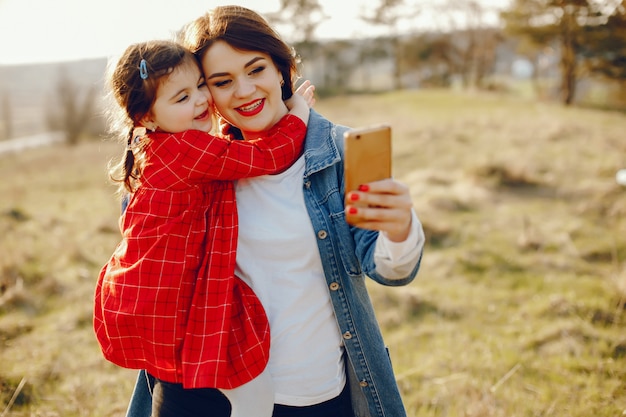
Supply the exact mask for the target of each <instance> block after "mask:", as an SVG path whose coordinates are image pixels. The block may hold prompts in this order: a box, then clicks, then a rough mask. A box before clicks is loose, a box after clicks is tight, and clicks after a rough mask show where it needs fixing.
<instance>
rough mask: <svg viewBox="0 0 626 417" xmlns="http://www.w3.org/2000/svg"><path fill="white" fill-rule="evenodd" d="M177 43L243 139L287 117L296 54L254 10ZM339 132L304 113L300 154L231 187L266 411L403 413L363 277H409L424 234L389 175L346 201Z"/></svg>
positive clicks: (202, 22)
mask: <svg viewBox="0 0 626 417" xmlns="http://www.w3.org/2000/svg"><path fill="white" fill-rule="evenodd" d="M184 43H185V44H186V46H188V47H190V49H192V50H193V51H194V52H195V53H196V55H197V56H198V58H199V59H200V60H201V62H202V66H203V71H204V74H205V77H206V80H207V84H208V85H209V89H210V92H211V94H212V96H213V99H214V103H215V107H216V109H217V111H218V112H219V114H220V115H221V116H222V117H223V118H224V119H225V120H226V121H227V122H228V123H230V124H231V125H233V126H236V127H237V128H239V131H240V132H241V135H242V136H243V138H244V139H246V138H248V137H250V135H251V134H254V133H256V134H258V132H264V131H266V130H267V129H269V128H270V127H271V126H272V125H273V124H274V123H276V122H277V121H278V120H279V119H280V118H281V117H282V116H283V115H284V114H285V113H286V112H287V108H286V107H285V105H284V103H283V100H285V99H287V98H289V97H290V96H291V95H292V94H293V93H292V91H293V83H292V80H293V78H294V76H295V74H296V61H295V59H294V56H293V54H292V53H291V49H290V48H289V47H288V46H287V45H286V44H285V43H284V42H283V41H282V40H281V39H280V37H279V36H278V35H277V34H276V33H275V32H274V31H273V30H272V29H271V27H269V25H268V24H267V22H266V21H265V20H264V19H263V18H262V17H261V16H259V15H258V14H257V13H255V12H253V11H251V10H248V9H246V8H243V7H238V6H224V7H217V8H216V9H214V10H213V11H212V12H210V13H209V14H207V15H205V16H202V17H200V18H199V19H197V20H196V21H194V22H192V23H191V24H190V25H189V26H188V27H187V28H186V29H185V33H184ZM346 130H347V128H345V127H341V126H337V125H334V124H333V123H331V122H330V121H328V120H326V119H325V118H324V117H322V116H321V115H319V114H317V113H316V112H314V111H312V112H311V115H310V117H309V123H308V128H307V137H306V142H305V150H304V155H303V156H302V157H301V158H300V159H299V160H298V161H296V162H295V163H294V164H293V165H292V166H291V167H290V168H289V169H288V170H287V171H285V172H283V173H281V174H278V175H273V176H263V177H258V178H255V179H250V180H243V181H239V182H238V184H237V186H236V195H237V209H238V213H239V225H240V229H239V239H238V247H237V275H238V276H240V277H241V278H242V279H243V280H244V281H246V283H248V284H249V285H250V286H251V287H252V288H253V289H254V291H255V293H256V294H257V295H258V297H259V298H260V300H261V302H262V304H263V307H264V308H265V310H266V313H267V315H268V319H269V322H270V332H271V335H272V339H271V353H270V362H269V365H268V366H269V370H270V374H271V375H272V378H273V380H274V389H275V404H276V405H275V407H274V417H283V416H285V417H298V416H316V417H346V416H370V417H383V416H386V417H401V416H405V415H406V411H405V409H404V406H403V404H402V400H401V397H400V393H399V390H398V387H397V384H396V382H395V378H394V375H393V370H392V367H391V362H390V360H389V357H388V355H387V352H386V349H385V345H384V343H383V339H382V336H381V333H380V329H379V326H378V323H377V321H376V318H375V316H374V311H373V308H372V305H371V302H370V299H369V296H368V294H367V290H366V287H365V276H368V277H370V278H372V279H373V280H374V281H376V282H378V283H381V284H383V285H390V286H400V285H406V284H408V283H409V282H411V281H412V280H413V279H414V277H415V275H416V274H417V270H418V268H419V264H420V259H421V253H422V248H423V242H424V235H423V231H422V228H421V225H420V223H419V221H418V219H417V217H416V215H415V213H414V211H413V209H412V204H411V198H410V195H409V190H408V188H407V187H406V186H404V185H402V184H400V183H398V182H397V181H395V180H391V179H389V180H384V181H379V182H375V183H370V184H364V185H363V186H362V187H360V188H359V190H358V191H349V192H347V193H345V196H344V190H343V162H342V154H343V145H342V139H343V133H344V132H345V131H346ZM137 390H138V391H139V392H138V393H137V392H136V393H135V394H134V397H133V400H132V401H131V407H130V409H129V413H128V416H132V417H139V416H142V417H143V416H148V415H149V413H150V408H149V405H145V403H144V404H143V405H142V404H141V402H140V401H136V400H140V399H141V398H142V396H143V398H146V384H145V383H143V382H141V383H139V384H138V385H137ZM207 398H208V397H207ZM148 400H149V397H148ZM220 401H227V400H226V398H222V399H219V398H216V396H211V399H210V400H208V399H207V402H206V403H205V404H204V405H203V406H202V407H200V408H198V410H197V415H216V414H212V413H210V412H209V411H208V410H212V409H214V408H213V406H212V405H213V404H217V402H220ZM211 402H213V403H211ZM203 411H204V412H203Z"/></svg>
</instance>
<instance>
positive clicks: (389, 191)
mask: <svg viewBox="0 0 626 417" xmlns="http://www.w3.org/2000/svg"><path fill="white" fill-rule="evenodd" d="M345 206H346V208H345V210H346V221H347V222H348V223H350V224H351V225H353V226H357V227H360V228H362V229H369V230H378V231H381V232H383V233H385V235H386V236H387V238H388V239H389V240H391V241H392V242H402V241H404V240H406V238H407V237H408V236H409V231H410V229H411V218H412V214H411V209H412V207H413V202H412V201H411V195H410V193H409V188H408V187H407V186H406V185H404V184H402V183H400V182H398V181H395V180H393V179H387V180H382V181H376V182H370V183H369V184H363V185H361V186H360V187H359V190H358V191H349V192H348V193H346V199H345Z"/></svg>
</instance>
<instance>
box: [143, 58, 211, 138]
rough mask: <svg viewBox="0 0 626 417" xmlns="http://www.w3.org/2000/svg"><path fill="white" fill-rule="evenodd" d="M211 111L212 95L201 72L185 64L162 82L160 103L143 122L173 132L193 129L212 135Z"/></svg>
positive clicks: (158, 95)
mask: <svg viewBox="0 0 626 417" xmlns="http://www.w3.org/2000/svg"><path fill="white" fill-rule="evenodd" d="M211 109H212V100H211V94H210V93H209V89H208V87H207V85H206V82H205V81H204V77H203V75H202V73H201V71H200V69H199V68H198V66H197V65H195V64H192V63H189V64H186V63H185V64H182V65H180V66H178V67H176V68H175V69H174V70H173V71H172V73H171V74H169V75H168V76H165V77H163V78H162V79H161V82H160V83H159V87H158V89H157V93H156V100H155V102H154V104H153V105H152V109H151V110H150V113H149V114H148V115H147V116H146V117H144V118H143V119H142V123H143V124H144V126H145V127H147V128H149V129H154V128H155V127H156V128H158V130H161V131H164V132H169V133H178V132H182V131H185V130H189V129H195V130H201V131H203V132H209V131H210V130H211V127H212V125H213V120H212V110H211Z"/></svg>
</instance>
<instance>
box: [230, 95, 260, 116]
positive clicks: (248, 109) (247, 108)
mask: <svg viewBox="0 0 626 417" xmlns="http://www.w3.org/2000/svg"><path fill="white" fill-rule="evenodd" d="M264 104H265V99H258V100H254V101H253V102H250V103H247V104H244V105H243V106H239V107H237V108H236V110H237V111H238V112H239V113H240V114H241V115H242V116H248V117H250V116H256V115H257V114H259V113H260V112H261V111H263V106H264Z"/></svg>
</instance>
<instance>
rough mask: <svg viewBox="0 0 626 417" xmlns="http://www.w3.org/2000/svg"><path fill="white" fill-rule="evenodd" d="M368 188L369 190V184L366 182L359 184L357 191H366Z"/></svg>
mask: <svg viewBox="0 0 626 417" xmlns="http://www.w3.org/2000/svg"><path fill="white" fill-rule="evenodd" d="M369 190H370V186H369V185H367V184H361V185H359V191H364V192H367V191H369Z"/></svg>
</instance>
